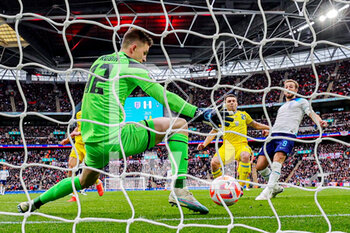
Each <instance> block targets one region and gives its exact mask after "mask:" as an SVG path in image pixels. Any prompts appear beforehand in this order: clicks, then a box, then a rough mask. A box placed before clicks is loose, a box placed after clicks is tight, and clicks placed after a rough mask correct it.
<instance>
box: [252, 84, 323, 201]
mask: <svg viewBox="0 0 350 233" xmlns="http://www.w3.org/2000/svg"><path fill="white" fill-rule="evenodd" d="M284 88H286V89H287V90H289V91H293V92H295V93H297V92H298V88H299V84H298V82H296V81H295V80H292V79H288V80H286V81H285V82H284ZM284 96H285V97H286V103H285V104H283V105H282V106H281V107H280V108H279V109H278V112H277V117H276V121H275V124H274V125H273V127H272V132H271V133H272V134H271V135H272V136H274V137H276V136H284V137H290V138H296V135H297V133H298V130H299V125H300V123H301V121H302V119H303V117H304V114H306V115H308V116H309V117H310V118H311V119H312V120H313V121H314V122H315V123H316V122H319V124H320V125H321V126H322V127H327V122H326V121H323V120H322V119H321V117H320V116H319V115H317V114H316V113H315V112H314V111H313V110H312V109H310V107H309V103H308V101H307V100H306V99H303V98H298V97H296V96H295V94H293V93H290V92H286V91H285V92H284ZM265 133H266V132H265ZM293 146H294V141H292V140H286V139H273V140H272V141H270V142H268V143H267V144H266V151H267V153H268V156H269V157H270V159H271V161H272V165H271V170H270V168H268V167H267V166H268V165H269V163H268V161H267V158H266V155H265V154H264V149H263V148H261V150H260V152H259V157H258V162H257V165H256V170H257V171H258V172H259V173H260V174H261V175H262V176H263V177H264V178H265V179H266V180H268V184H267V187H266V188H265V189H264V190H263V191H262V192H261V193H260V195H259V196H258V197H256V199H255V200H267V199H269V198H273V197H275V196H276V195H277V194H279V193H281V192H283V188H282V187H281V186H279V185H278V184H277V182H278V180H279V178H280V176H281V168H282V164H283V163H284V161H285V160H286V158H287V156H290V153H291V151H292V149H293Z"/></svg>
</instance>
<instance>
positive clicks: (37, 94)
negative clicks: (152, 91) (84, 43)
mask: <svg viewBox="0 0 350 233" xmlns="http://www.w3.org/2000/svg"><path fill="white" fill-rule="evenodd" d="M316 69H317V72H318V78H319V87H318V91H317V92H318V93H322V92H326V91H330V92H333V93H337V94H340V95H346V96H348V95H349V94H350V83H349V82H348V77H349V74H350V62H349V61H343V62H341V63H339V64H336V63H332V64H328V65H318V66H316ZM270 77H271V85H272V86H277V87H281V86H282V84H283V80H285V79H287V78H292V79H295V80H296V81H298V82H299V84H300V87H299V93H300V94H302V95H311V94H312V93H313V91H314V90H315V88H316V79H315V74H314V72H313V70H312V68H311V67H307V68H298V69H295V68H293V69H289V70H283V71H273V72H271V73H270ZM190 81H192V82H193V83H195V84H198V85H201V86H204V87H213V86H214V85H215V84H217V79H191V80H190ZM220 84H221V85H231V86H232V85H236V86H239V87H241V88H245V89H246V91H238V92H237V91H234V90H233V89H232V88H229V87H224V88H219V89H217V90H216V91H215V93H214V100H215V101H217V104H220V103H221V102H222V96H223V95H224V94H225V93H227V92H234V93H235V94H236V95H237V96H238V101H239V104H240V105H252V104H259V103H262V97H263V91H262V92H260V93H253V92H249V90H263V89H264V88H266V87H267V86H268V78H267V77H266V75H265V74H254V75H252V76H248V77H243V76H234V77H225V78H223V79H222V80H221V83H220ZM84 85H85V84H84V83H70V84H69V91H70V92H71V94H72V98H73V101H74V103H75V104H78V103H79V102H80V101H81V98H82V96H83V91H84ZM40 86H41V88H38V84H37V83H25V82H21V89H22V90H23V92H24V96H25V98H26V101H27V104H28V111H35V112H70V111H71V110H72V107H71V103H70V100H69V97H68V94H67V90H66V87H65V85H64V83H52V82H51V83H44V82H41V83H40ZM168 89H169V90H172V91H173V92H175V93H177V94H179V95H180V96H182V97H183V98H185V99H187V100H188V101H189V102H190V103H193V104H194V105H196V106H199V107H208V106H210V105H211V101H210V98H208V96H210V93H211V91H210V90H204V89H201V88H197V87H194V86H191V85H188V84H185V83H183V82H180V81H177V82H174V83H171V84H170V85H169V86H168ZM132 95H133V96H145V94H144V92H143V91H142V90H141V89H140V88H137V89H136V90H135V91H134V92H133V93H132ZM281 96H282V95H281V91H278V90H275V89H272V90H271V91H270V92H269V93H268V94H267V97H266V103H278V102H281V101H282V98H281ZM328 97H329V96H328V95H322V96H319V97H318V98H328ZM11 98H12V100H11ZM23 110H24V102H23V99H22V97H21V95H20V92H19V90H18V87H17V84H16V83H15V81H6V80H1V81H0V112H13V111H14V112H20V111H23Z"/></svg>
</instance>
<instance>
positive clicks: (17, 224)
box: [0, 188, 350, 233]
mask: <svg viewBox="0 0 350 233" xmlns="http://www.w3.org/2000/svg"><path fill="white" fill-rule="evenodd" d="M260 191H261V189H252V190H250V191H245V192H244V196H243V197H242V198H241V199H240V200H239V201H238V203H237V204H236V205H234V206H231V207H230V211H231V212H232V214H233V216H234V217H235V219H234V223H235V224H244V225H247V226H251V227H256V228H259V229H261V230H264V231H268V232H276V231H277V229H278V223H277V219H276V218H275V217H274V214H273V212H272V210H271V207H270V206H269V204H268V202H267V201H255V200H254V198H255V197H256V196H257V195H258V194H259V193H260ZM169 193H170V192H169V191H130V192H128V195H129V197H130V199H131V201H132V203H133V205H134V208H135V218H140V217H142V218H147V219H151V220H154V221H157V222H160V223H164V224H168V225H171V226H177V225H178V224H179V223H180V213H179V210H178V209H177V208H176V207H171V206H170V205H169V204H168V195H169ZM193 193H194V195H195V196H196V198H197V199H198V200H199V201H200V202H202V203H203V204H204V205H206V206H207V207H208V208H209V210H210V213H209V214H207V215H200V214H197V213H193V212H191V211H189V210H187V209H183V212H184V224H191V223H197V224H212V225H228V224H230V218H229V215H228V213H227V212H226V211H225V209H224V208H223V207H220V206H217V205H216V204H215V203H214V202H212V201H211V199H210V197H209V193H208V191H207V190H200V191H193ZM314 194H315V192H308V191H302V190H298V189H292V188H288V189H286V190H285V192H284V193H282V194H280V195H279V196H278V197H277V198H275V199H273V200H272V203H273V205H274V206H275V208H276V211H277V213H278V215H279V216H280V220H281V225H282V228H281V229H282V230H294V231H308V232H328V231H329V228H328V224H327V222H326V220H325V219H324V218H323V217H322V215H321V212H320V210H319V209H318V208H317V206H316V203H315V200H314ZM36 196H38V194H32V195H31V198H34V197H36ZM79 197H80V199H81V203H82V205H81V207H82V212H81V216H80V217H81V218H87V217H95V218H96V217H97V218H113V219H124V220H125V219H128V218H131V216H132V210H131V208H130V206H129V205H128V202H127V200H126V198H125V197H124V195H123V193H122V192H106V193H105V195H104V196H103V197H99V196H98V195H97V193H95V192H90V193H88V195H87V196H82V195H80V196H79ZM69 198H70V196H68V197H66V198H63V199H60V200H57V201H55V202H51V203H48V204H46V205H44V206H42V207H41V208H40V211H38V212H40V213H44V214H48V215H53V216H56V217H61V218H66V219H70V220H74V219H75V218H76V216H77V212H78V208H77V204H76V203H68V202H67V200H68V199H69ZM25 200H26V196H25V195H24V194H8V195H5V196H0V211H2V212H12V213H17V208H16V205H17V203H18V202H21V201H25ZM318 201H319V203H320V205H321V206H322V208H323V209H324V211H325V213H326V214H327V215H328V216H329V220H330V223H331V225H332V229H331V230H332V231H342V232H350V189H348V190H339V189H327V190H324V191H322V192H320V193H319V195H318ZM36 213H37V212H36ZM22 220H23V216H11V215H8V214H7V215H4V214H1V215H0V232H21V221H22ZM126 226H127V224H126V223H115V222H114V223H111V222H80V223H79V224H77V227H76V232H84V233H86V232H103V233H107V232H125V231H126ZM72 227H73V223H64V222H62V221H59V220H57V219H51V218H46V217H42V216H35V215H33V216H30V217H29V218H28V219H27V224H26V225H25V230H26V232H72ZM130 232H151V233H156V232H160V233H165V232H176V229H170V228H167V227H164V226H156V225H153V224H150V223H145V222H138V221H136V222H134V223H132V224H131V225H130ZM181 232H201V233H205V232H215V233H219V232H227V229H214V228H204V227H184V228H183V229H182V230H181ZM231 232H239V233H241V232H257V231H254V230H251V229H247V228H244V227H241V226H236V227H234V228H233V229H232V230H231Z"/></svg>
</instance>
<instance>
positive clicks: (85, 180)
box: [17, 168, 100, 213]
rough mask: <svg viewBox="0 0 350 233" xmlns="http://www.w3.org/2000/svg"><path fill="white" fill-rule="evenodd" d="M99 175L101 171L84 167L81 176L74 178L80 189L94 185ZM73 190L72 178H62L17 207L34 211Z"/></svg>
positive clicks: (77, 187) (23, 210)
mask: <svg viewBox="0 0 350 233" xmlns="http://www.w3.org/2000/svg"><path fill="white" fill-rule="evenodd" d="M99 176H100V173H99V172H96V171H93V170H90V169H88V168H84V169H83V173H82V175H81V176H80V177H74V178H73V181H74V185H75V188H76V190H77V191H78V190H81V189H83V188H88V187H89V186H90V185H93V184H94V183H95V182H96V180H97V179H98V177H99ZM71 192H73V187H72V178H66V179H64V180H61V181H60V182H59V183H57V184H56V185H55V186H53V187H51V188H50V189H49V190H47V191H46V192H45V193H43V194H41V195H40V196H39V197H37V198H35V199H34V200H31V201H29V202H22V203H20V204H19V205H18V206H17V208H18V211H19V212H21V213H25V212H27V211H29V210H30V211H34V210H36V209H39V208H40V207H41V206H42V205H44V204H46V203H48V202H50V201H55V200H57V199H60V198H62V197H64V196H67V195H68V194H70V193H71Z"/></svg>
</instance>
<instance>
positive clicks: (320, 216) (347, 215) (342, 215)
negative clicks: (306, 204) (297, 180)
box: [0, 214, 350, 225]
mask: <svg viewBox="0 0 350 233" xmlns="http://www.w3.org/2000/svg"><path fill="white" fill-rule="evenodd" d="M349 216H350V214H329V215H327V217H349ZM279 217H280V218H322V217H323V215H282V216H279ZM274 218H276V217H275V216H249V217H234V219H274ZM136 219H137V218H136ZM225 219H230V218H229V217H216V218H185V219H184V220H185V221H189V220H199V221H202V220H203V221H205V220H225ZM150 220H153V219H150ZM180 220H181V219H180V218H160V219H155V220H154V221H180ZM84 222H94V221H84ZM26 223H27V224H42V223H68V222H63V221H27V222H26ZM1 224H22V221H17V222H0V225H1Z"/></svg>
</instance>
